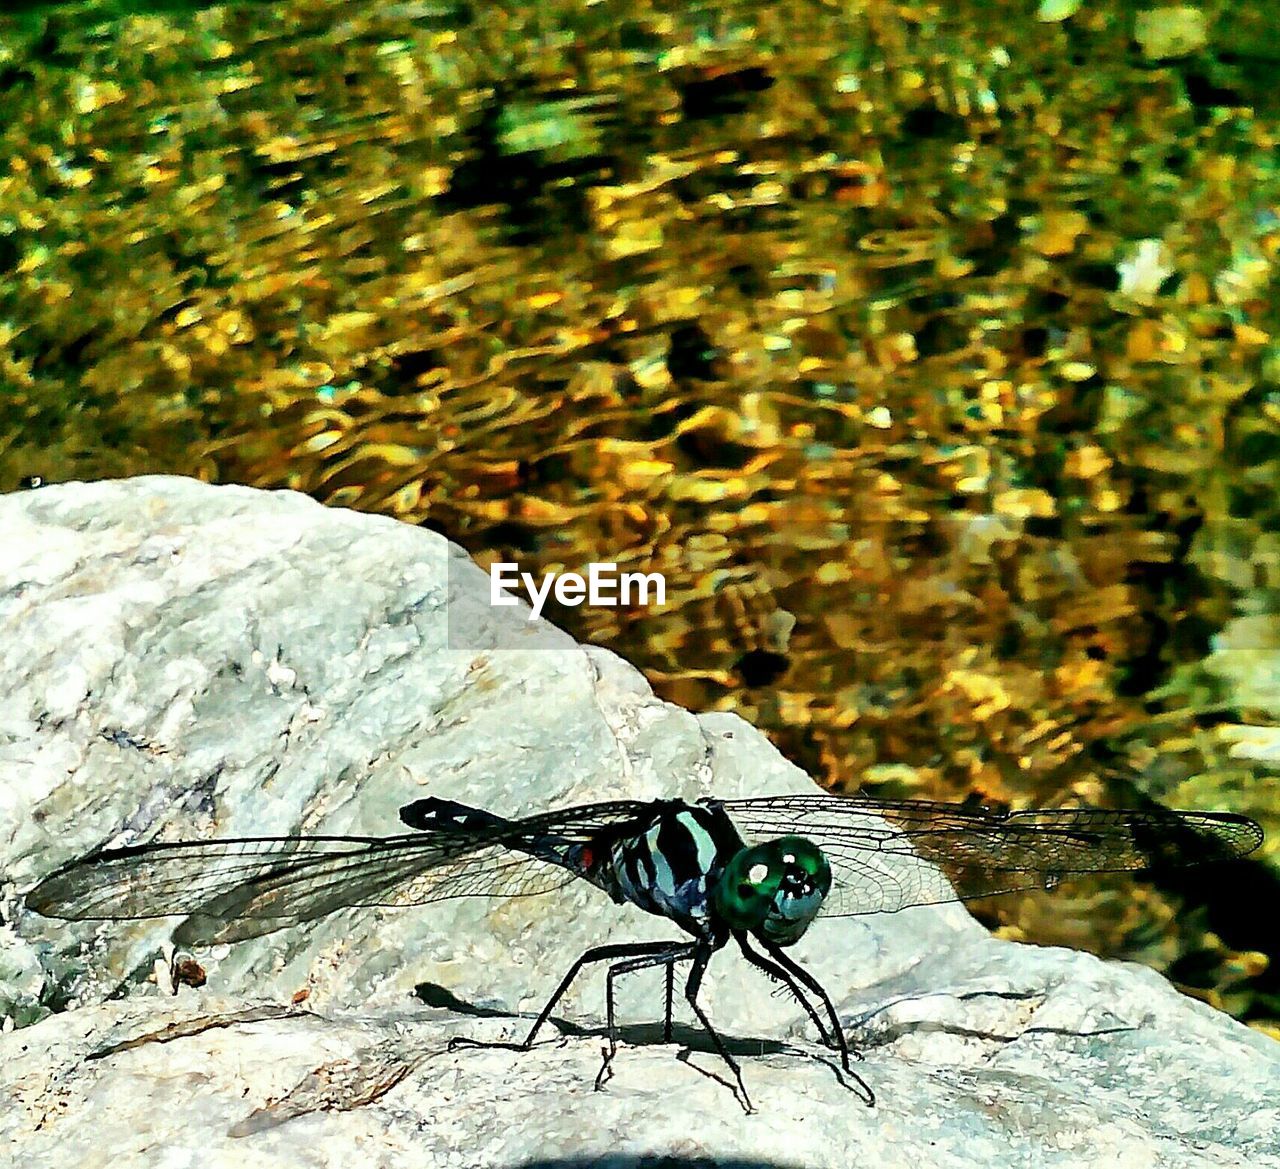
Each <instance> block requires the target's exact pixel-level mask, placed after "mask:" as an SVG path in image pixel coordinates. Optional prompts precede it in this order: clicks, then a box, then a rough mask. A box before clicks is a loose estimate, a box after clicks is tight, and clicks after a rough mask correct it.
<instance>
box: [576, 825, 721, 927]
mask: <svg viewBox="0 0 1280 1169" xmlns="http://www.w3.org/2000/svg"><path fill="white" fill-rule="evenodd" d="M744 847H745V846H744V844H743V841H742V837H741V836H739V835H738V831H737V829H736V828H734V826H733V823H732V821H730V819H729V817H728V816H726V815H725V813H724V812H723V811H721V810H720V809H719V808H707V807H699V806H694V805H691V804H686V803H684V802H683V801H680V800H669V801H660V802H658V803H656V804H655V805H654V817H653V821H652V823H651V824H650V825H649V826H648V827H647V828H646V829H645V830H644V831H642V832H633V833H628V834H627V835H626V836H621V837H618V838H616V839H613V840H608V839H607V838H606V839H602V840H601V841H600V842H599V843H598V844H597V845H596V846H595V847H592V846H578V847H577V848H576V849H574V850H573V851H572V852H571V856H570V858H569V859H570V860H571V863H573V864H574V867H576V868H577V869H578V871H579V872H580V873H581V874H582V876H583V877H585V878H586V879H587V880H588V881H590V882H591V883H592V884H593V885H596V886H597V887H599V888H601V889H603V890H604V891H605V892H606V893H608V894H609V896H610V897H612V898H613V899H614V901H617V902H620V903H621V902H630V903H631V904H632V905H635V906H638V907H639V908H640V909H643V910H645V911H646V912H647V913H655V914H658V915H659V916H661V917H669V918H671V920H672V921H674V922H676V923H677V924H678V925H679V926H681V928H683V929H685V930H687V931H688V932H689V933H691V934H693V935H694V936H695V937H699V938H702V937H711V936H713V935H714V934H717V933H720V932H721V930H720V928H719V926H718V923H717V922H716V921H715V920H714V915H713V914H712V911H711V893H712V890H713V889H714V888H715V885H716V882H718V881H719V880H720V877H721V875H722V874H723V872H724V868H725V866H726V865H727V864H728V863H729V861H731V860H732V859H733V858H734V857H735V856H736V855H737V854H738V853H739V852H740V851H741V850H742V849H743V848H744Z"/></svg>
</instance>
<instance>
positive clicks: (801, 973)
mask: <svg viewBox="0 0 1280 1169" xmlns="http://www.w3.org/2000/svg"><path fill="white" fill-rule="evenodd" d="M760 944H761V945H762V946H763V947H764V948H765V952H766V953H767V954H768V955H769V957H770V958H772V959H773V960H774V961H775V962H777V964H778V965H779V966H781V967H782V968H783V969H784V970H786V971H787V972H788V973H790V974H791V975H793V976H794V977H795V978H797V979H799V980H800V981H801V982H802V983H804V985H805V986H807V987H808V988H809V989H810V990H811V991H813V993H814V994H816V995H817V996H818V998H820V999H821V1000H822V1005H823V1006H824V1007H826V1009H827V1018H829V1019H830V1020H831V1030H832V1031H833V1032H834V1034H835V1037H836V1041H837V1042H836V1046H837V1048H838V1049H839V1051H840V1063H841V1066H843V1068H844V1070H845V1071H849V1070H850V1069H849V1044H848V1042H847V1041H846V1040H845V1037H844V1028H843V1027H842V1026H840V1016H839V1015H837V1014H836V1009H835V1007H834V1006H833V1005H832V1002H831V1000H830V999H829V998H828V997H827V992H826V991H825V990H824V989H823V986H822V983H820V982H819V981H818V980H817V979H816V978H814V976H813V975H812V974H810V973H809V972H808V971H807V970H806V969H805V968H804V967H803V966H801V965H800V964H799V963H798V962H796V961H794V960H793V959H791V958H788V957H787V953H786V951H785V950H783V948H782V947H781V946H779V945H777V944H775V943H774V942H768V941H764V940H761V942H760ZM859 1058H861V1057H859Z"/></svg>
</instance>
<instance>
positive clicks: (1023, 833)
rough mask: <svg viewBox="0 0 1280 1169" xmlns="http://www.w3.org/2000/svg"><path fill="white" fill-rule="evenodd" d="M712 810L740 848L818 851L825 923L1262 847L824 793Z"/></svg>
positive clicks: (1129, 815)
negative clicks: (800, 842)
mask: <svg viewBox="0 0 1280 1169" xmlns="http://www.w3.org/2000/svg"><path fill="white" fill-rule="evenodd" d="M715 802H716V803H718V804H720V806H722V807H723V808H724V809H725V811H726V812H728V814H729V816H730V818H731V819H732V820H733V821H734V823H735V824H737V825H738V828H739V830H740V831H741V832H742V833H743V834H744V836H746V837H747V838H749V839H752V840H763V839H768V838H773V837H778V836H785V835H787V834H795V835H800V836H805V837H808V838H809V839H810V840H812V841H813V842H814V843H815V844H817V845H818V846H819V847H820V848H821V849H822V850H823V852H825V853H826V855H827V859H828V860H829V861H830V862H831V868H832V875H833V883H832V889H831V893H830V895H829V896H828V898H827V903H826V905H825V906H824V908H823V912H824V913H826V914H828V915H834V916H842V915H849V914H859V913H893V912H896V911H897V910H899V909H906V908H908V907H909V906H913V905H936V904H939V903H941V902H946V901H963V900H968V899H969V898H973V897H987V896H991V895H993V894H997V893H1011V892H1014V891H1016V890H1019V889H1040V888H1047V887H1051V886H1052V885H1054V884H1055V883H1056V882H1057V881H1058V880H1059V879H1060V878H1062V877H1064V876H1067V875H1070V874H1073V873H1107V872H1126V871H1141V870H1151V869H1160V868H1173V867H1182V866H1187V865H1195V864H1203V863H1207V862H1216V861H1226V860H1233V859H1236V858H1238V857H1242V856H1245V855H1246V854H1248V853H1250V852H1252V851H1253V850H1254V849H1255V848H1257V847H1258V845H1259V844H1261V843H1262V829H1261V828H1260V827H1259V826H1258V825H1257V824H1256V823H1254V821H1252V820H1250V819H1249V818H1248V817H1246V816H1239V815H1235V814H1234V813H1229V812H1176V811H1168V810H1165V809H1160V808H1155V809H1151V810H1143V811H1123V810H1109V809H1100V808H1063V809H1050V810H1034V811H1024V812H1002V811H995V810H992V809H989V808H980V807H964V806H957V805H955V804H944V803H931V802H929V801H925V800H873V799H862V798H855V797H847V796H833V795H825V794H814V795H803V796H774V797H768V798H762V799H747V800H723V801H715Z"/></svg>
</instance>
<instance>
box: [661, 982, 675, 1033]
mask: <svg viewBox="0 0 1280 1169" xmlns="http://www.w3.org/2000/svg"><path fill="white" fill-rule="evenodd" d="M666 972H667V996H666V999H667V1010H666V1014H665V1015H663V1016H662V1042H663V1043H670V1042H671V1007H672V1005H673V1000H674V999H675V990H676V964H675V963H674V962H668V963H667V966H666Z"/></svg>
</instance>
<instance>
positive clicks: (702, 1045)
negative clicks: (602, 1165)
mask: <svg viewBox="0 0 1280 1169" xmlns="http://www.w3.org/2000/svg"><path fill="white" fill-rule="evenodd" d="M413 989H414V994H415V996H416V997H417V998H418V1000H419V1001H420V1002H422V1003H424V1004H426V1005H427V1006H429V1007H436V1008H438V1009H441V1010H447V1011H453V1012H454V1013H456V1014H459V1015H468V1016H470V1017H471V1018H475V1019H525V1020H529V1021H532V1020H531V1017H530V1016H528V1015H521V1014H516V1013H515V1012H512V1011H504V1010H500V1009H498V1008H496V1007H482V1006H478V1005H477V1004H475V1003H470V1002H467V1000H466V999H460V998H458V996H457V995H455V994H454V993H453V992H452V991H451V990H448V989H447V988H445V987H443V986H440V985H439V984H437V983H434V982H420V983H418V984H417V985H416V986H415V987H414V988H413ZM547 1022H548V1023H549V1024H551V1026H553V1027H554V1028H555V1032H554V1033H555V1034H558V1035H559V1036H560V1038H574V1039H590V1038H595V1039H607V1038H608V1031H607V1030H606V1028H604V1027H598V1026H597V1027H586V1026H583V1025H582V1024H581V1023H574V1022H571V1021H570V1020H568V1019H563V1018H561V1017H560V1016H558V1015H553V1016H552V1017H551V1018H550V1019H548V1020H547ZM720 1038H721V1040H722V1042H723V1043H724V1048H725V1050H726V1051H727V1052H728V1053H729V1054H730V1055H734V1056H743V1057H746V1058H752V1057H756V1058H758V1057H760V1056H764V1055H791V1056H796V1055H799V1056H803V1057H805V1058H807V1059H811V1060H813V1061H814V1062H815V1063H820V1064H825V1065H826V1066H827V1067H828V1068H829V1069H830V1071H831V1073H832V1074H833V1075H834V1076H835V1078H836V1080H837V1081H838V1082H839V1083H840V1084H842V1085H843V1086H844V1087H846V1088H851V1089H852V1090H853V1091H855V1092H859V1089H858V1088H853V1087H852V1085H850V1084H848V1083H847V1082H846V1081H845V1079H844V1073H843V1072H842V1071H841V1069H840V1067H839V1066H838V1064H837V1063H836V1062H835V1061H834V1060H832V1059H828V1058H827V1057H826V1056H823V1055H818V1054H815V1053H814V1052H812V1051H806V1050H802V1049H799V1048H796V1047H794V1046H792V1045H791V1044H789V1043H784V1042H782V1041H781V1040H777V1039H757V1038H751V1039H744V1038H737V1037H734V1036H732V1035H721V1036H720ZM618 1039H619V1040H620V1041H621V1042H623V1043H626V1044H629V1045H630V1046H632V1047H649V1046H660V1045H663V1044H667V1043H671V1044H675V1045H677V1046H679V1047H681V1048H683V1050H682V1051H681V1052H680V1053H679V1054H678V1055H677V1057H676V1058H677V1059H679V1060H680V1062H681V1063H684V1064H687V1065H688V1066H689V1067H691V1068H692V1069H693V1070H694V1071H696V1072H698V1074H699V1075H704V1076H707V1077H708V1078H710V1079H713V1080H716V1081H717V1082H718V1083H722V1084H724V1085H725V1087H727V1088H729V1089H730V1090H733V1087H734V1085H733V1084H732V1083H731V1082H730V1081H728V1080H727V1079H723V1078H721V1077H720V1076H717V1075H716V1074H715V1073H714V1072H710V1071H707V1070H706V1069H704V1068H700V1067H698V1066H697V1065H696V1064H694V1063H692V1062H690V1060H689V1056H690V1055H691V1054H693V1053H694V1052H697V1053H699V1054H703V1055H711V1056H713V1057H717V1056H718V1054H719V1053H718V1052H717V1051H716V1047H715V1044H714V1043H713V1042H712V1041H711V1037H710V1036H709V1035H708V1034H707V1033H706V1031H704V1030H703V1029H702V1028H701V1027H696V1026H694V1025H693V1024H691V1023H680V1022H673V1023H672V1025H671V1034H670V1037H669V1038H668V1036H667V1035H666V1033H665V1031H664V1028H663V1026H662V1024H661V1023H624V1024H622V1025H621V1026H619V1027H618ZM546 1042H554V1039H553V1038H552V1036H551V1035H548V1036H547V1038H545V1039H542V1040H541V1041H540V1043H546ZM535 1046H536V1045H535ZM854 1078H855V1079H858V1077H856V1076H855V1077H854ZM859 1083H861V1081H859ZM861 1087H862V1089H863V1090H867V1089H866V1086H865V1084H863V1085H861ZM859 1094H861V1093H859ZM592 1163H593V1164H595V1163H596V1162H592ZM610 1163H612V1162H610ZM665 1163H666V1162H663V1164H665ZM702 1163H703V1162H690V1164H702ZM548 1164H550V1163H548ZM566 1164H568V1162H566ZM619 1164H622V1162H619ZM637 1164H638V1163H637ZM678 1164H682V1162H678ZM707 1164H710V1162H707ZM742 1164H743V1165H744V1166H745V1165H746V1164H747V1163H746V1162H743V1163H742ZM753 1164H754V1163H753Z"/></svg>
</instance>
